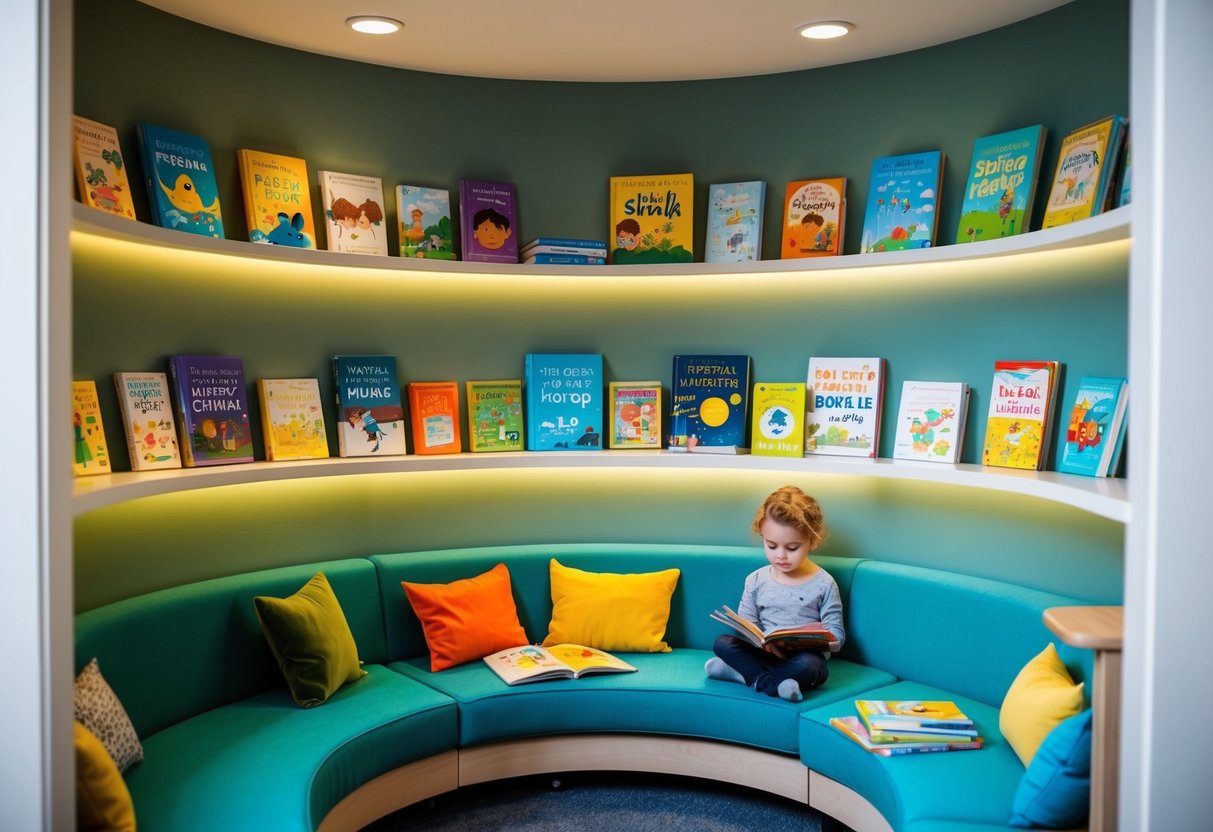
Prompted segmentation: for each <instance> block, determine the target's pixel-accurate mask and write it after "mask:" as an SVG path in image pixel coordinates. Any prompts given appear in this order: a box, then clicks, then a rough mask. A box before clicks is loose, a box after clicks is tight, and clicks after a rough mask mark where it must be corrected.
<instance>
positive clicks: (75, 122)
mask: <svg viewBox="0 0 1213 832" xmlns="http://www.w3.org/2000/svg"><path fill="white" fill-rule="evenodd" d="M72 158H73V161H74V163H75V168H76V186H77V188H78V189H79V192H80V201H81V202H83V203H84V204H85V205H87V206H89V207H90V208H96V209H98V210H100V211H105V212H106V213H107V214H114V215H116V216H119V217H125V218H126V219H128V220H133V219H135V203H134V202H132V201H131V186H130V182H129V181H128V180H127V176H126V169H127V168H126V159H125V158H124V157H123V155H122V148H121V147H120V146H119V143H118V131H117V130H115V129H114V128H113V127H111V126H110V125H108V124H102V123H100V122H98V121H92V120H90V119H87V118H83V117H81V116H77V115H73V116H72Z"/></svg>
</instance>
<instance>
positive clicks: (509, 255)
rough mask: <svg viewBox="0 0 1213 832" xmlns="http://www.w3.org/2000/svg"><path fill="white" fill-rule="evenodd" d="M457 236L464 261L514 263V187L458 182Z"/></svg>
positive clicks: (516, 248) (505, 184) (516, 259)
mask: <svg viewBox="0 0 1213 832" xmlns="http://www.w3.org/2000/svg"><path fill="white" fill-rule="evenodd" d="M459 232H460V234H461V235H462V238H463V239H462V242H461V243H460V244H461V245H462V246H463V259H464V260H469V261H472V262H481V263H517V262H518V237H517V232H518V199H517V193H516V190H515V188H514V183H512V182H488V181H484V180H480V179H462V180H460V182H459Z"/></svg>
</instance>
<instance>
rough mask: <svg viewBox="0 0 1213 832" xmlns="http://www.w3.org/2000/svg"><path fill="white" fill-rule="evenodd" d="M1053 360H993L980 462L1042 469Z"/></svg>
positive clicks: (1053, 387) (1054, 374)
mask: <svg viewBox="0 0 1213 832" xmlns="http://www.w3.org/2000/svg"><path fill="white" fill-rule="evenodd" d="M1059 366H1060V365H1059V364H1058V363H1057V362H1056V361H996V362H994V383H993V386H992V388H991V390H990V409H989V413H988V416H987V418H986V434H985V444H984V448H983V451H982V456H981V463H982V464H983V465H992V466H997V467H1000V468H1023V469H1026V470H1029V471H1038V470H1040V469H1041V468H1042V467H1043V466H1044V461H1045V451H1046V448H1047V445H1048V439H1049V425H1050V422H1051V421H1052V410H1053V399H1054V396H1055V395H1056V390H1057V373H1058V369H1059Z"/></svg>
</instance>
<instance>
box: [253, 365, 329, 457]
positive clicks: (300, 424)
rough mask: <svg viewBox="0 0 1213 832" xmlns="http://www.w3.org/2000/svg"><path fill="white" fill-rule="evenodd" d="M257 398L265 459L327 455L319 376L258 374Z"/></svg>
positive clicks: (327, 447) (327, 444) (327, 448)
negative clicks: (288, 376) (263, 376)
mask: <svg viewBox="0 0 1213 832" xmlns="http://www.w3.org/2000/svg"><path fill="white" fill-rule="evenodd" d="M257 398H258V401H259V403H260V404H261V437H262V439H263V440H264V442H265V458H266V459H267V460H269V461H270V462H276V461H280V460H287V459H328V455H329V443H328V438H327V437H326V436H325V433H324V410H323V409H322V408H321V406H320V382H319V381H318V380H316V379H314V378H259V379H257Z"/></svg>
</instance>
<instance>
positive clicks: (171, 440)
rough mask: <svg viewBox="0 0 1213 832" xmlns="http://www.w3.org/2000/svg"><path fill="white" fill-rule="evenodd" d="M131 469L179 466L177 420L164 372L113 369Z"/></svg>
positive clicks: (153, 469) (145, 469)
mask: <svg viewBox="0 0 1213 832" xmlns="http://www.w3.org/2000/svg"><path fill="white" fill-rule="evenodd" d="M114 392H115V393H117V394H118V410H119V412H120V413H121V414H122V430H123V433H124V434H125V435H126V449H127V452H128V453H129V454H130V458H131V470H132V471H156V470H159V469H161V468H180V467H181V454H180V452H179V451H178V447H177V424H176V422H175V421H174V420H173V405H172V396H171V394H170V392H169V384H168V376H167V375H165V374H164V373H114Z"/></svg>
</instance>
